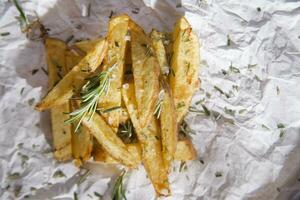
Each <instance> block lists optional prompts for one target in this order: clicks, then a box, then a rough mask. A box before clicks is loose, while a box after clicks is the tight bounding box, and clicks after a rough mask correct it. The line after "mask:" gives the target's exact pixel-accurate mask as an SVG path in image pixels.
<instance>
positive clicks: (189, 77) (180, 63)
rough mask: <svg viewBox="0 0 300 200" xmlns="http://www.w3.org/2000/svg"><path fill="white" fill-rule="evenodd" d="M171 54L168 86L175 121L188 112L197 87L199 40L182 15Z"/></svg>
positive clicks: (177, 24)
mask: <svg viewBox="0 0 300 200" xmlns="http://www.w3.org/2000/svg"><path fill="white" fill-rule="evenodd" d="M172 37H173V41H174V44H173V52H174V54H173V56H172V59H171V70H173V72H174V73H171V74H170V75H169V77H170V86H171V89H172V94H173V97H174V102H175V107H176V109H177V122H180V121H181V120H182V118H183V117H184V115H185V114H186V113H187V112H188V108H189V105H190V101H191V99H192V96H193V94H194V92H195V91H196V89H197V88H198V87H199V80H198V68H199V42H198V38H197V36H196V35H195V33H194V32H193V31H192V28H191V26H190V25H189V23H188V22H187V20H186V19H185V18H184V17H183V18H181V19H179V20H178V22H177V23H176V25H175V28H174V32H173V36H172Z"/></svg>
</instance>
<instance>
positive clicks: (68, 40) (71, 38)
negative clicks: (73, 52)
mask: <svg viewBox="0 0 300 200" xmlns="http://www.w3.org/2000/svg"><path fill="white" fill-rule="evenodd" d="M73 39H74V35H70V36H69V37H68V38H67V39H66V43H67V44H68V43H69V42H71V40H73Z"/></svg>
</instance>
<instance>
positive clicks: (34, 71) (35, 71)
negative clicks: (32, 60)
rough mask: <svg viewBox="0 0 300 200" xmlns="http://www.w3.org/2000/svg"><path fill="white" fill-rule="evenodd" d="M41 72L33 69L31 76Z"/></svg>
mask: <svg viewBox="0 0 300 200" xmlns="http://www.w3.org/2000/svg"><path fill="white" fill-rule="evenodd" d="M38 71H39V69H33V70H32V71H31V75H34V74H35V73H37V72H38Z"/></svg>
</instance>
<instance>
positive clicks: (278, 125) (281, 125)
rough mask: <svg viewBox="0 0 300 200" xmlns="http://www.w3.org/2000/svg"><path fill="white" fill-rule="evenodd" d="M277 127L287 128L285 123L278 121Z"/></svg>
mask: <svg viewBox="0 0 300 200" xmlns="http://www.w3.org/2000/svg"><path fill="white" fill-rule="evenodd" d="M277 128H285V126H284V124H283V123H278V124H277Z"/></svg>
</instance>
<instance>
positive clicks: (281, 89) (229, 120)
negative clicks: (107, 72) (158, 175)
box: [0, 0, 300, 200]
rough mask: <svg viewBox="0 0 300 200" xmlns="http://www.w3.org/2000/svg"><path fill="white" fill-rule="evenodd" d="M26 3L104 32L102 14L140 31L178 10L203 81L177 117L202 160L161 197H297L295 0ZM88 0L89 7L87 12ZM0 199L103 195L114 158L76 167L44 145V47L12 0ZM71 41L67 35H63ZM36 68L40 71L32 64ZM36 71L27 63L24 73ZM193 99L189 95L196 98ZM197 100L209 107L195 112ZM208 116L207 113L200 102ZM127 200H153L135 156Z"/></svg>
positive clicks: (0, 55)
mask: <svg viewBox="0 0 300 200" xmlns="http://www.w3.org/2000/svg"><path fill="white" fill-rule="evenodd" d="M21 3H22V7H23V8H24V11H25V13H26V14H28V15H32V16H34V11H35V12H36V13H37V14H38V16H39V17H40V19H41V21H42V23H43V24H44V25H45V26H46V27H47V28H49V29H50V36H52V37H58V38H60V39H63V40H66V39H67V38H69V37H70V36H71V35H74V39H73V41H74V40H75V39H85V38H96V37H99V36H102V35H104V34H105V32H106V29H107V22H108V20H109V16H110V15H111V13H113V14H120V13H127V14H129V15H130V16H131V17H132V18H133V19H134V20H135V21H136V22H137V23H138V24H140V25H141V26H142V27H143V28H144V29H145V30H146V31H147V32H149V31H150V30H151V29H152V28H156V29H158V30H161V31H170V30H172V27H173V24H174V22H175V21H176V19H178V18H179V17H180V16H182V15H185V16H186V18H187V19H188V20H189V21H190V23H191V24H192V26H193V29H194V31H195V32H196V33H197V34H198V36H199V38H200V39H201V44H202V46H201V60H202V62H201V66H200V69H201V74H200V78H201V82H202V83H201V89H200V90H199V91H198V92H197V94H196V95H195V97H194V98H193V102H192V105H193V106H194V107H196V108H197V109H198V110H199V112H198V113H190V114H189V115H188V116H187V117H186V120H187V122H188V123H189V125H190V128H191V129H192V130H193V132H195V135H192V137H193V143H194V145H195V147H196V149H197V151H198V154H199V159H198V160H196V161H193V162H189V163H187V168H186V169H185V170H183V171H182V172H179V163H175V164H174V168H173V172H172V173H171V174H170V182H171V183H172V186H171V187H172V193H173V195H172V196H171V197H168V198H165V199H176V200H182V199H188V200H196V199H197V200H200V199H207V200H212V199H216V200H220V199H226V200H238V199H253V200H254V199H255V200H271V199H280V200H281V199H282V200H285V199H294V200H296V199H299V198H300V173H299V172H300V128H299V127H300V88H299V85H300V65H299V64H300V52H299V50H300V28H299V27H300V9H299V8H300V3H299V2H297V1H288V0H287V1H283V0H281V1H259V0H256V1H220V0H215V1H208V0H207V1H205V0H198V1H196V0H184V1H182V2H180V1H172V0H164V1H160V0H157V1H155V0H152V1H151V0H144V1H142V0H135V1H134V0H124V1H109V0H101V1H96V0H90V1H83V0H82V1H72V0H60V1H55V0H48V1H39V0H28V1H21ZM89 3H90V4H91V12H90V16H86V15H87V7H88V4H89ZM0 16H1V17H0V33H3V32H9V33H10V34H9V35H7V36H0V113H1V115H0V127H1V128H0V152H1V153H0V199H23V198H25V199H60V200H62V199H65V200H67V199H73V198H74V193H75V192H76V194H77V196H78V199H99V197H97V195H96V193H95V192H97V193H99V194H101V195H104V199H109V198H110V197H109V196H110V189H109V188H111V187H110V185H109V183H110V181H111V180H114V179H115V177H116V176H117V174H118V173H119V172H120V171H119V169H118V168H117V167H115V166H110V165H102V164H97V163H93V162H88V163H87V164H86V166H85V168H86V169H90V173H89V176H87V178H84V177H85V176H83V174H84V173H85V172H86V170H81V171H79V170H78V169H77V168H76V167H74V165H73V164H72V163H57V162H56V161H55V160H54V159H53V155H52V153H51V133H50V121H49V116H48V114H47V113H38V112H36V111H34V109H33V106H34V104H35V103H36V102H38V101H39V100H40V98H41V97H42V96H43V95H44V94H45V92H46V85H47V76H46V75H45V74H44V73H43V70H42V68H41V67H44V68H46V64H45V61H44V60H45V59H44V47H43V44H42V43H41V42H39V41H28V40H27V39H26V37H25V35H24V34H22V33H20V28H19V26H18V22H17V21H16V19H15V16H18V12H17V10H16V9H15V7H14V6H12V3H11V2H10V1H1V2H0ZM71 42H72V41H71ZM35 69H38V71H37V70H35ZM33 71H35V72H36V73H35V74H33ZM196 102H197V104H198V105H196ZM201 104H202V105H204V106H205V107H207V109H208V110H209V112H210V116H206V115H204V114H201V111H203V109H204V108H203V107H202V106H201ZM206 114H208V113H207V112H206ZM126 196H127V199H129V200H140V199H146V200H148V199H149V200H150V199H155V194H154V191H153V189H152V186H151V184H150V181H149V179H147V177H146V174H145V171H144V169H143V167H142V166H141V167H140V168H139V169H137V170H134V171H132V172H131V173H130V174H129V175H128V176H127V177H126Z"/></svg>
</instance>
